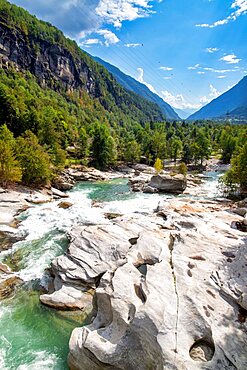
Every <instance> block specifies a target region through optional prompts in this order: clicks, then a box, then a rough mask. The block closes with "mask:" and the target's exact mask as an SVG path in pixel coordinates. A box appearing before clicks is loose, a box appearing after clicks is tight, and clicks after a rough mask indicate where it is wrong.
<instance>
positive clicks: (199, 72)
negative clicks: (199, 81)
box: [197, 71, 206, 75]
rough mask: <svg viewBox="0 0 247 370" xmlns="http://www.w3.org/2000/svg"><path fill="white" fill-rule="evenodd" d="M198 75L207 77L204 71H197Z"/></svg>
mask: <svg viewBox="0 0 247 370" xmlns="http://www.w3.org/2000/svg"><path fill="white" fill-rule="evenodd" d="M197 73H198V74H199V75H205V73H206V72H204V71H197Z"/></svg>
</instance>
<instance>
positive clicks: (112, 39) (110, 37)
mask: <svg viewBox="0 0 247 370" xmlns="http://www.w3.org/2000/svg"><path fill="white" fill-rule="evenodd" d="M97 34H98V35H101V36H103V37H104V39H105V42H104V44H105V45H106V46H109V45H112V44H117V43H118V42H119V41H120V40H119V38H118V37H117V36H116V35H115V33H113V32H112V31H109V30H99V31H97Z"/></svg>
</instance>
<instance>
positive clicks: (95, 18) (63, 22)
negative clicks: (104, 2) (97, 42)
mask: <svg viewBox="0 0 247 370" xmlns="http://www.w3.org/2000/svg"><path fill="white" fill-rule="evenodd" d="M12 2H13V3H15V4H17V5H19V6H22V7H24V8H25V9H27V10H28V11H29V12H30V13H32V14H35V15H37V17H39V18H42V19H43V20H46V21H49V22H51V23H52V24H54V25H55V26H56V27H58V28H60V29H62V30H63V32H64V33H65V34H66V35H68V36H70V37H72V38H74V39H77V38H78V35H79V34H80V32H82V31H84V32H88V31H93V30H96V29H98V28H99V27H100V26H101V24H102V19H101V18H100V16H99V15H98V14H97V13H96V11H95V9H96V7H97V6H98V3H99V0H59V3H58V1H57V0H33V1H30V0H12Z"/></svg>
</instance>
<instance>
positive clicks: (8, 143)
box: [0, 125, 22, 186]
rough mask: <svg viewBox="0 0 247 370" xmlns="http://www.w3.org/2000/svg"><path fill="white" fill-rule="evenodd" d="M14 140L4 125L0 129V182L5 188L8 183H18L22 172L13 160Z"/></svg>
mask: <svg viewBox="0 0 247 370" xmlns="http://www.w3.org/2000/svg"><path fill="white" fill-rule="evenodd" d="M14 149H15V139H14V136H13V134H12V132H11V131H9V129H8V128H7V126H6V125H3V126H1V127H0V182H1V184H2V185H3V186H7V185H8V183H9V182H12V181H13V182H20V181H21V177H22V172H21V168H20V164H19V162H18V161H17V160H16V158H15V154H14Z"/></svg>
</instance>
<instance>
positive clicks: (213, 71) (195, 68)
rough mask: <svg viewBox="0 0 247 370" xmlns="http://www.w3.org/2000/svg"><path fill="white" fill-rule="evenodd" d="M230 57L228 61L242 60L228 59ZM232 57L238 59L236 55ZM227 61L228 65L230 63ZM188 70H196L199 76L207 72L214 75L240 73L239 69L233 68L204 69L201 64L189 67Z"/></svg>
mask: <svg viewBox="0 0 247 370" xmlns="http://www.w3.org/2000/svg"><path fill="white" fill-rule="evenodd" d="M228 57H230V56H227V60H238V61H240V60H241V59H234V58H228ZM231 57H235V58H236V56H235V55H231ZM223 58H224V57H223ZM220 60H223V59H222V58H221V59H220ZM224 60H225V59H224ZM227 60H225V61H226V62H227V63H230V62H229V61H227ZM231 63H233V62H231ZM234 63H238V62H236V61H235V62H234ZM187 68H188V69H189V70H196V71H197V73H198V74H205V71H206V72H212V73H220V74H223V73H227V72H238V71H239V67H234V68H231V69H216V68H212V67H202V66H201V65H200V64H195V65H194V66H191V67H187Z"/></svg>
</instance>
